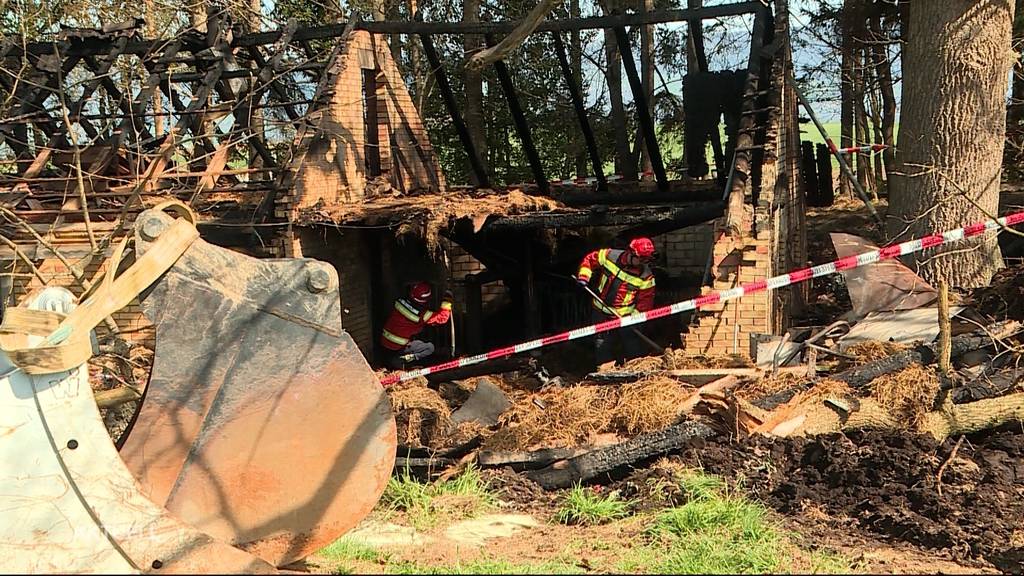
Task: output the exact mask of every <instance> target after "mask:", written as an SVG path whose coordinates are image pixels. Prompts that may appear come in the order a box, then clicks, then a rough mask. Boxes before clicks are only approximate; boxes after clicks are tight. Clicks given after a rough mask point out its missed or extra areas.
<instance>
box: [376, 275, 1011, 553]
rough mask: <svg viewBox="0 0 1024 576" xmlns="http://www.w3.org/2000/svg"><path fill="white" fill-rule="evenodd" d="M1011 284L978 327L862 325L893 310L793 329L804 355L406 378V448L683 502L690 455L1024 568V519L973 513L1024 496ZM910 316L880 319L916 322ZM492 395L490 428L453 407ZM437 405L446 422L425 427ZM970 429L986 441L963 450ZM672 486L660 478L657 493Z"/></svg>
mask: <svg viewBox="0 0 1024 576" xmlns="http://www.w3.org/2000/svg"><path fill="white" fill-rule="evenodd" d="M1021 277H1024V270H1021V271H1018V274H1017V276H1014V277H1012V278H1010V277H1005V278H1001V279H999V281H1000V282H1001V284H999V285H1000V286H1003V288H999V289H998V293H999V294H1002V295H1004V296H1005V295H1007V294H1010V295H1012V293H1013V290H1012V289H1009V288H1005V287H1006V286H1011V287H1012V286H1017V285H1018V284H1016V283H1018V282H1021V281H1020V280H1019V278H1021ZM993 290H996V288H995V284H994V285H993V287H989V288H986V289H984V290H981V291H979V293H977V294H975V295H973V297H971V298H969V299H967V301H968V302H975V303H976V302H982V303H985V302H988V303H989V305H988V307H987V308H985V310H988V311H994V310H998V311H1001V315H999V316H993V315H987V316H986V315H982V316H981V319H982V321H980V322H979V321H978V320H977V319H975V318H977V317H972V316H967V314H968V312H959V314H960V315H961V316H966V317H967V318H968V320H967V321H966V322H964V323H963V324H964V325H966V326H969V327H970V328H972V329H971V330H968V329H966V328H965V327H964V326H963V325H961V326H960V327H959V328H958V329H957V328H955V325H954V328H951V327H950V326H951V323H950V322H942V321H941V319H940V318H939V316H938V314H937V313H936V314H934V318H935V320H934V322H935V325H936V326H935V329H934V330H932V331H931V332H928V331H927V330H925V332H924V334H925V336H924V337H919V338H917V339H913V340H912V339H909V338H898V337H895V334H896V333H897V332H894V333H893V334H894V337H893V338H891V339H890V340H880V339H865V338H862V337H860V335H859V334H858V338H856V339H853V338H850V337H849V336H850V335H852V334H855V333H856V332H855V330H854V329H855V328H857V327H858V324H859V323H860V324H863V323H867V324H869V326H868V328H871V329H872V330H874V332H869V334H875V333H878V326H870V324H871V323H872V322H879V321H878V320H877V319H875V317H873V316H870V315H869V316H868V317H867V318H866V319H856V318H847V320H846V321H845V323H846V324H847V326H845V328H844V329H842V330H830V329H827V328H829V327H830V326H833V325H832V324H830V325H828V326H810V327H803V328H794V329H793V330H791V332H790V334H791V335H792V337H787V338H786V339H785V341H784V342H783V344H785V345H787V346H790V347H791V349H792V350H794V352H793V353H792V357H791V358H790V359H789V360H787V361H786V362H780V358H781V356H780V355H779V354H775V353H774V352H771V351H769V352H770V353H766V355H765V357H759V358H755V359H751V358H749V357H747V356H745V355H735V356H723V357H698V356H687V355H686V354H685V351H680V350H667V351H666V352H665V354H662V355H660V356H659V355H655V356H648V357H642V358H635V359H632V360H629V361H628V362H626V363H625V364H624V365H621V366H603V367H601V368H600V369H599V370H598V371H596V372H593V373H591V374H587V375H584V376H574V375H570V374H559V375H557V377H554V378H551V377H545V378H540V377H539V376H537V374H535V373H531V372H528V371H527V372H523V371H520V372H510V373H504V374H492V375H490V376H487V377H484V378H476V379H473V380H464V381H453V382H441V383H436V384H431V383H428V382H427V381H426V380H422V379H421V380H420V381H418V382H413V383H407V384H404V385H403V386H402V387H399V388H395V389H393V390H392V391H391V395H392V402H393V405H394V406H395V409H396V412H397V414H398V421H399V430H400V443H401V442H404V443H407V444H408V446H406V447H405V448H403V449H404V450H406V451H407V453H408V454H413V455H417V454H418V455H419V456H422V457H420V458H407V459H406V464H407V465H408V464H410V463H412V464H415V465H416V466H419V467H420V468H419V472H420V473H421V474H423V475H424V476H426V477H430V476H436V475H440V474H443V473H445V470H446V469H450V468H451V467H452V466H465V465H466V463H467V462H472V463H474V465H476V466H479V467H480V468H482V469H483V470H484V472H485V473H486V474H489V475H491V476H493V477H494V478H498V479H500V484H501V486H503V487H504V488H503V489H507V490H508V491H510V492H511V493H516V494H519V493H522V494H534V495H536V494H538V493H539V492H538V490H556V489H562V488H565V487H568V486H571V485H573V484H576V483H580V482H584V483H600V484H610V485H612V486H614V487H615V489H618V490H620V491H621V492H622V493H623V494H631V495H634V496H635V498H634V499H633V500H632V501H634V505H635V506H639V507H641V508H642V507H643V506H646V505H650V506H654V504H651V502H650V501H649V500H651V498H654V497H655V496H657V498H660V499H662V500H666V499H667V501H668V502H671V501H672V500H673V495H672V492H671V490H668V491H666V490H665V486H670V485H672V483H673V482H672V480H671V478H670V476H672V475H673V474H677V473H678V469H685V468H686V467H690V468H692V467H695V466H696V467H703V468H705V469H706V470H707V471H709V472H711V473H716V474H720V475H722V476H723V477H724V478H727V479H730V478H732V479H735V478H739V477H742V478H743V479H744V482H745V483H746V484H745V486H746V487H747V488H748V489H750V490H752V491H753V492H754V493H755V495H756V496H758V497H759V498H762V499H763V500H764V501H765V502H766V503H768V504H770V505H771V506H773V507H774V508H776V509H777V510H779V511H781V512H784V513H787V514H798V513H802V511H804V510H807V509H809V508H810V509H814V510H818V512H817V513H819V514H826V515H827V516H828V517H829V518H833V519H834V521H835V522H837V523H841V522H844V521H846V520H845V519H852V520H853V521H854V522H855V524H856V525H857V526H859V527H861V528H863V529H865V530H868V531H872V532H875V533H878V534H882V535H885V537H892V538H897V539H901V540H905V541H907V542H911V543H914V544H915V545H920V546H925V547H932V548H938V549H943V550H946V551H947V552H948V553H949V555H951V556H953V557H956V558H965V559H971V558H983V559H985V560H986V561H988V562H992V563H995V564H997V565H999V566H1009V567H1010V569H1015V570H1017V569H1021V568H1024V565H1022V564H1020V562H1021V561H1022V560H1021V559H1022V558H1024V556H1022V555H1021V548H1020V542H1019V536H1020V534H1019V532H1020V530H1019V527H1018V528H1015V527H1014V526H1011V525H1010V524H1006V525H1005V526H1004V525H1002V524H998V523H997V524H998V525H996V524H993V525H991V526H989V525H987V524H986V523H985V522H980V523H979V522H973V521H970V522H966V523H965V522H964V521H963V519H965V518H969V517H975V516H977V515H978V514H984V515H986V516H987V515H988V514H989V513H990V512H991V511H992V510H997V509H1002V510H1010V509H1014V510H1015V509H1016V508H1019V503H1020V502H1024V464H1021V463H1020V456H1021V454H1022V453H1024V427H1022V426H1021V422H1022V421H1024V384H1022V383H1024V374H1022V372H1021V371H1022V370H1024V362H1022V360H1024V354H1022V352H1024V326H1022V323H1021V322H1020V321H1019V320H1018V319H1017V318H1018V317H1019V314H1016V311H1017V310H1019V309H1020V308H1019V307H1018V308H1016V309H1014V310H1012V311H1011V308H1012V307H1008V306H1002V305H1000V306H994V305H991V302H993V301H994V300H993V299H994V298H995V296H993V294H994V293H995V292H993ZM1000 297H1001V298H1002V297H1003V296H1000ZM926 310H928V309H926ZM974 312H977V311H974ZM928 314H930V312H929V313H928ZM925 315H927V314H925ZM918 316H921V314H918ZM894 317H895V318H896V320H892V319H886V320H884V322H882V323H881V324H879V325H880V326H882V327H883V328H885V329H889V328H893V329H894V330H897V331H898V328H899V324H898V323H899V316H898V315H896V316H894ZM917 321H919V319H918V320H917ZM885 322H889V324H886V323H885ZM893 322H895V323H893ZM954 322H955V320H954ZM861 328H863V326H862V327H861ZM918 328H919V327H918ZM926 328H927V327H926ZM942 333H944V334H946V335H947V336H946V337H947V338H948V341H949V344H948V346H946V345H945V344H943V343H942V342H943V341H944V339H943V338H940V337H939V336H938V335H936V334H942ZM851 340H852V341H851ZM811 343H813V346H812V345H810V344H811ZM946 350H948V352H946ZM944 353H948V355H949V358H950V362H949V365H948V366H949V367H948V368H946V369H943V368H942V367H941V366H940V364H942V362H941V360H942V357H943V354H944ZM759 356H760V354H759ZM481 382H486V383H487V385H486V387H485V386H484V385H483V384H481ZM484 388H486V389H487V390H488V391H489V392H488V393H487V395H488V400H487V401H486V402H481V401H480V399H479V398H477V397H478V396H481V395H482V390H483V389H484ZM495 396H497V398H495ZM478 404H479V405H484V406H487V407H489V408H491V409H492V410H491V411H489V412H488V411H487V410H484V411H483V412H481V411H480V410H479V409H474V413H477V414H481V415H486V418H484V417H483V416H480V417H479V418H478V419H477V420H476V421H475V422H476V428H473V429H469V428H466V427H465V422H463V423H461V424H457V423H453V422H450V421H449V422H447V423H446V419H448V420H450V419H451V418H452V415H453V414H456V413H457V412H459V411H460V410H463V408H462V407H463V406H469V405H474V406H476V405H478ZM430 418H433V420H431V421H432V422H434V423H435V424H436V427H435V428H436V429H435V430H434V433H435V434H439V435H440V438H428V436H429V435H425V434H423V433H422V430H423V424H422V422H425V421H427V420H429V419H430ZM416 426H419V428H418V429H414V428H416ZM961 438H966V439H967V442H966V443H965V446H966V445H967V444H969V445H970V446H971V448H970V449H967V448H963V450H964V451H963V452H961V453H960V455H959V456H957V455H956V454H955V453H953V450H952V446H954V445H955V444H956V443H957V442H958V440H960V439H961ZM416 449H419V450H420V452H418V453H416V454H414V451H415V450H416ZM947 460H949V461H950V462H949V463H946V461H947ZM766 462H767V463H769V464H766ZM944 464H945V465H944ZM869 468H870V470H869ZM517 478H518V481H517V480H516V479H517ZM654 484H656V485H658V486H660V488H659V490H658V491H657V494H654V495H652V494H648V493H647V492H649V490H647V489H646V488H645V486H650V485H654ZM986 484H987V485H986ZM983 485H986V487H984V489H983V488H982V486H983ZM990 488H991V489H990ZM940 489H941V493H940ZM833 494H834V495H838V496H837V497H836V498H833V497H832V496H830V495H833ZM530 499H534V500H535V499H536V498H535V497H533V496H531V497H530V498H526V499H525V500H530ZM886 499H888V500H886ZM659 501H660V500H659ZM659 505H661V504H659ZM947 510H955V511H956V512H955V514H954V515H953V516H948V515H947V514H946V512H945V511H947ZM822 511H824V512H822ZM1011 536H1012V538H1015V539H1016V540H1014V542H1017V544H1012V543H1011V541H1010V540H1011Z"/></svg>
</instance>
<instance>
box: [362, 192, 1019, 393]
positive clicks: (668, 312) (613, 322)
mask: <svg viewBox="0 0 1024 576" xmlns="http://www.w3.org/2000/svg"><path fill="white" fill-rule="evenodd" d="M1022 223H1024V212H1016V213H1013V214H1009V215H1007V216H1004V217H1002V218H998V219H991V220H986V221H982V222H976V223H974V224H971V225H969V226H964V227H963V228H956V229H953V230H948V231H946V232H942V233H937V234H931V235H929V236H924V237H921V238H915V239H914V240H908V241H906V242H903V243H901V244H893V245H891V246H886V247H885V248H879V249H878V250H871V251H869V252H864V253H863V254H857V255H853V256H847V257H845V258H839V259H838V260H833V261H832V262H828V263H826V264H819V265H817V266H813V267H810V268H803V269H800V270H794V271H792V272H789V273H786V274H781V275H779V276H773V277H771V278H767V279H764V280H756V281H754V282H748V283H746V284H743V285H741V286H738V287H736V288H732V289H730V290H721V291H718V292H711V293H709V294H705V295H703V296H700V297H697V298H692V299H690V300H684V301H682V302H676V303H675V304H671V305H668V306H662V307H660V308H654V309H653V310H648V311H647V312H637V313H635V314H630V315H629V316H623V317H621V318H612V319H610V320H608V321H606V322H601V323H599V324H592V325H590V326H583V327H580V328H576V329H574V330H569V331H568V332H561V333H558V334H552V335H550V336H544V337H543V338H537V339H535V340H529V341H527V342H520V343H519V344H514V345H511V346H505V347H503V348H498V349H497V350H491V351H490V352H487V353H484V354H477V355H475V356H464V357H462V358H455V359H453V360H450V361H448V362H444V363H442V364H437V365H435V366H428V367H426V368H419V369H417V370H410V371H408V372H401V373H398V374H392V375H390V376H386V377H384V378H381V380H380V383H381V384H382V385H384V386H389V385H391V384H396V383H398V382H404V381H406V380H412V379H413V378H418V377H420V376H426V375H428V374H436V373H438V372H444V371H447V370H454V369H455V368H462V367H464V366H471V365H473V364H479V363H481V362H486V361H488V360H496V359H498V358H504V357H506V356H511V355H512V354H519V353H522V352H528V351H530V350H536V349H538V348H543V347H545V346H551V345H552V344H558V343H561V342H567V341H569V340H577V339H579V338H586V337H588V336H593V335H594V334H598V333H601V332H608V331H610V330H616V329H618V328H623V327H626V326H633V325H636V324H643V323H644V322H649V321H651V320H654V319H656V318H663V317H665V316H672V315H674V314H679V313H682V312H687V311H690V310H697V309H700V308H704V307H706V306H713V305H715V304H719V303H721V302H726V301H729V300H735V299H737V298H742V297H743V296H746V295H747V294H754V293H756V292H765V291H772V290H778V289H779V288H785V287H786V286H790V285H793V284H799V283H801V282H806V281H808V280H811V279H812V278H819V277H821V276H829V275H831V274H835V273H837V272H842V271H844V270H852V269H854V268H859V267H861V266H867V265H868V264H873V263H875V262H879V261H882V260H892V259H894V258H899V257H900V256H904V255H907V254H913V253H915V252H920V251H922V250H926V249H928V248H935V247H937V246H941V245H943V244H951V243H954V242H959V241H961V240H963V239H965V238H970V237H973V236H978V235H981V234H985V233H987V232H994V231H998V230H1002V229H1004V228H1008V227H1010V226H1016V225H1018V224H1022Z"/></svg>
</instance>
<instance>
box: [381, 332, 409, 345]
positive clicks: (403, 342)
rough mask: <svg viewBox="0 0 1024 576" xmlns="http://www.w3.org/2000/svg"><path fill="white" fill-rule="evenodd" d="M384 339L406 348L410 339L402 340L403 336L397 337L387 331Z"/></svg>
mask: <svg viewBox="0 0 1024 576" xmlns="http://www.w3.org/2000/svg"><path fill="white" fill-rule="evenodd" d="M384 338H386V339H387V340H390V341H391V342H394V343H395V344H398V345H399V346H405V345H406V344H408V343H409V339H408V338H402V337H401V336H395V335H394V334H392V333H391V332H388V331H387V330H385V331H384Z"/></svg>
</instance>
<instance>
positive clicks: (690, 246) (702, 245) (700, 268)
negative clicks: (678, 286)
mask: <svg viewBox="0 0 1024 576" xmlns="http://www.w3.org/2000/svg"><path fill="white" fill-rule="evenodd" d="M652 240H653V241H654V246H655V248H657V250H658V252H661V253H662V254H663V255H664V263H665V268H666V269H667V270H668V272H669V274H671V275H673V276H678V275H679V274H697V275H703V274H704V268H705V267H706V266H707V259H708V252H709V251H710V250H711V246H712V244H714V227H713V226H712V225H711V224H701V225H698V226H690V227H688V228H683V229H682V230H676V231H675V232H669V233H668V234H663V235H661V236H657V237H655V238H652Z"/></svg>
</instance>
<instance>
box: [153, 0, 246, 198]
mask: <svg viewBox="0 0 1024 576" xmlns="http://www.w3.org/2000/svg"><path fill="white" fill-rule="evenodd" d="M262 9H263V4H262V1H261V0H249V10H248V11H247V12H248V13H247V14H246V16H247V18H246V25H247V26H248V28H249V31H250V32H252V33H256V32H259V31H260V10H262ZM257 49H258V48H257ZM157 92H160V91H159V90H157ZM253 104H255V102H253ZM249 127H250V128H252V132H253V134H255V135H256V136H255V137H256V138H259V139H260V140H264V136H265V132H264V127H263V110H262V109H261V108H250V109H249ZM249 167H250V168H262V167H263V157H262V156H260V155H259V153H258V152H257V151H256V147H255V146H252V145H251V146H249ZM215 178H216V177H215Z"/></svg>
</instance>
